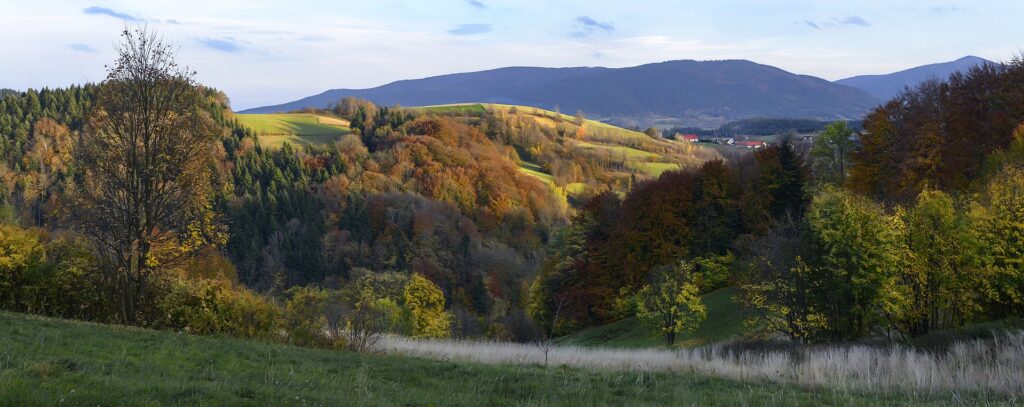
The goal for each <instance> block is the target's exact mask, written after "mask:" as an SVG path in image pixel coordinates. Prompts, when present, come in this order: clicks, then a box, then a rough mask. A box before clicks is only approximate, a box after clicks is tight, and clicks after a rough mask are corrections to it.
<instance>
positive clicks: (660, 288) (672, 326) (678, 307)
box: [636, 262, 707, 346]
mask: <svg viewBox="0 0 1024 407" xmlns="http://www.w3.org/2000/svg"><path fill="white" fill-rule="evenodd" d="M693 267H694V266H693V264H690V263H687V262H683V263H681V264H680V265H679V266H677V267H674V268H670V269H665V270H662V271H660V272H657V273H655V274H654V277H653V281H651V283H650V284H647V285H645V286H643V288H641V289H640V291H638V292H637V294H636V296H637V301H636V318H637V319H638V320H640V322H641V323H642V324H644V325H647V326H649V327H651V328H654V329H656V330H658V331H659V332H661V333H662V334H664V335H665V342H666V345H668V346H672V345H673V344H675V340H676V335H678V334H679V333H681V332H686V331H693V330H695V329H696V328H697V325H698V324H699V323H700V322H701V321H703V320H704V319H705V318H706V317H707V309H706V308H705V307H704V304H703V303H701V300H700V296H699V293H698V288H697V286H696V285H694V284H693V283H691V282H690V281H689V280H690V279H691V278H692V276H691V275H690V274H691V273H692V272H693Z"/></svg>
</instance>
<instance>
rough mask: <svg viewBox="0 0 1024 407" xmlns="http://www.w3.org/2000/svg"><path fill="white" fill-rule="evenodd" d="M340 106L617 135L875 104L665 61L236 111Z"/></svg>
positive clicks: (755, 75)
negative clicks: (565, 124)
mask: <svg viewBox="0 0 1024 407" xmlns="http://www.w3.org/2000/svg"><path fill="white" fill-rule="evenodd" d="M343 97H358V98H363V99H367V100H370V101H372V102H374V103H377V104H381V105H394V104H401V105H405V106H422V105H439V104H452V103H476V102H480V103H502V104H514V105H527V106H534V107H539V108H544V109H551V110H555V109H558V110H562V111H564V112H568V113H573V112H576V111H583V112H585V113H586V114H587V115H590V116H594V117H599V118H602V119H609V121H612V122H618V123H620V124H624V125H646V124H651V123H653V122H654V121H658V120H660V121H662V122H664V123H668V124H671V123H687V124H695V125H700V124H711V125H717V124H721V123H724V122H726V121H729V120H735V119H742V118H750V117H763V116H779V117H797V118H815V119H855V118H858V117H859V116H860V115H861V114H863V113H865V112H866V111H868V110H869V109H870V108H872V107H874V106H875V105H876V104H877V103H878V101H877V100H875V99H874V98H873V97H871V96H870V95H869V94H867V93H866V92H863V91H861V90H859V89H855V88H851V87H848V86H844V85H838V84H834V83H832V82H829V81H827V80H825V79H821V78H817V77H813V76H809V75H800V74H795V73H791V72H788V71H785V70H782V69H780V68H777V67H773V66H769V65H764V64H758V63H755V62H751V61H747V60H718V61H694V60H675V61H665V62H658V63H650V64H644V65H638V66H634V67H626V68H605V67H571V68H537V67H504V68H497V69H491V70H485V71H476V72H466V73H454V74H446V75H438V76H432V77H426V78H421V79H407V80H401V81H395V82H391V83H388V84H385V85H381V86H378V87H374V88H367V89H331V90H328V91H325V92H322V93H319V94H317V95H313V96H309V97H306V98H302V99H299V100H296V101H292V102H288V103H284V104H280V105H272V106H264V107H257V108H252V109H247V110H243V111H241V112H240V113H272V112H283V111H295V110H301V109H303V108H324V107H327V105H329V104H330V103H336V102H337V101H339V100H340V99H341V98H343Z"/></svg>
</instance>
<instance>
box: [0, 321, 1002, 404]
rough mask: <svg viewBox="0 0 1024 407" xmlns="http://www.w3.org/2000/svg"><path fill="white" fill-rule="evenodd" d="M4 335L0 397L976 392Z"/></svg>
mask: <svg viewBox="0 0 1024 407" xmlns="http://www.w3.org/2000/svg"><path fill="white" fill-rule="evenodd" d="M0 342H2V343H3V344H4V346H3V348H0V405H19V406H25V405H57V404H67V405H110V404H119V405H253V406H257V405H362V406H377V405H381V406H383V405H410V406H427V405H588V406H591V405H694V406H697V405H787V406H797V405H808V406H810V405H855V406H876V405H907V404H921V405H957V404H959V403H961V402H963V400H967V401H968V402H969V401H971V400H972V399H970V398H965V399H962V400H959V401H958V400H956V399H954V398H952V397H949V396H940V397H933V396H903V395H876V394H865V393H859V392H844V391H831V390H830V391H813V390H807V389H804V388H800V387H796V386H790V385H784V384H769V383H758V382H752V383H740V382H734V381H730V380H724V379H717V378H712V377H708V376H703V375H699V374H679V373H657V372H644V371H634V372H623V371H614V370H603V369H598V370H586V369H576V368H565V367H562V368H545V367H542V366H538V365H536V364H528V365H515V364H502V365H485V364H479V363H467V362H458V363H454V362H445V361H431V360H426V359H419V358H411V357H402V356H388V355H372V354H355V353H349V352H342V351H330V350H315V349H303V348H296V347H290V346H283V345H277V344H271V343H263V342H256V341H243V340H236V339H230V338H218V337H196V336H190V335H184V334H177V333H172V332H156V331H148V330H143V329H137V328H127V327H115V326H106V325H96V324H89V323H82V322H73V321H64V320H57V319H48V318H40V317H32V316H25V315H21V314H10V313H0ZM975 401H977V400H975ZM988 401H992V402H994V403H999V402H1000V399H998V398H993V399H992V400H988Z"/></svg>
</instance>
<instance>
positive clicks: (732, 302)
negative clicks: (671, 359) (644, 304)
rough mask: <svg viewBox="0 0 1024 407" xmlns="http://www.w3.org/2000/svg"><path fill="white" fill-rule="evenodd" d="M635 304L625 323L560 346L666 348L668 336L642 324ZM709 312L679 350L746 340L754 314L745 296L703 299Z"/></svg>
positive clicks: (722, 292)
mask: <svg viewBox="0 0 1024 407" xmlns="http://www.w3.org/2000/svg"><path fill="white" fill-rule="evenodd" d="M628 298H629V299H630V301H631V302H632V303H633V304H634V306H633V308H630V309H629V311H630V313H629V314H628V315H626V316H625V318H624V319H621V320H618V321H615V322H612V323H608V324H604V325H600V326H595V327H589V328H584V329H581V330H579V331H578V332H573V333H571V334H569V335H565V336H562V337H559V338H557V339H556V340H555V341H556V342H557V343H558V344H560V345H574V346H587V347H601V348H652V347H657V346H663V345H664V343H665V336H664V334H663V333H662V332H660V331H658V330H657V328H654V329H651V327H650V326H648V325H644V324H641V323H640V321H638V320H637V319H636V318H635V317H634V315H635V312H636V308H635V299H636V298H635V296H630V297H628ZM700 300H701V302H702V303H703V304H704V307H705V308H706V311H707V318H706V319H705V320H704V322H702V323H701V324H699V326H698V327H697V329H695V330H693V331H692V332H686V331H683V332H680V333H679V334H678V335H677V336H676V343H677V344H678V345H679V346H701V345H707V344H712V343H716V342H722V341H727V340H730V339H737V338H741V337H743V336H744V334H745V332H746V327H745V325H744V322H745V321H746V320H747V318H749V317H750V316H751V311H750V310H748V309H746V308H745V307H744V306H743V304H741V301H740V300H741V295H740V292H739V290H738V289H736V288H735V287H726V288H722V289H718V290H715V291H712V292H710V293H707V294H705V295H703V296H701V299H700Z"/></svg>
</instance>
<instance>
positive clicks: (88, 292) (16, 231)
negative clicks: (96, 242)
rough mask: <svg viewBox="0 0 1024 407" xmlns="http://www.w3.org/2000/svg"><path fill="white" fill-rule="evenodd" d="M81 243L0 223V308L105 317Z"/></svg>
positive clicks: (91, 265)
mask: <svg viewBox="0 0 1024 407" xmlns="http://www.w3.org/2000/svg"><path fill="white" fill-rule="evenodd" d="M94 268H95V264H94V262H93V258H92V255H91V254H90V252H89V251H88V249H87V247H86V245H85V244H84V242H81V241H79V240H76V239H74V238H72V237H59V238H57V239H51V238H50V236H49V235H47V234H46V233H44V232H42V231H40V230H38V229H23V228H20V227H17V226H6V225H0V309H6V310H13V311H19V312H29V313H36V314H43V315H53V316H61V317H67V318H82V319H90V320H99V321H109V320H111V319H112V317H113V315H110V314H109V312H105V309H104V301H105V298H104V296H103V293H102V292H101V291H100V288H99V284H98V281H96V280H95V279H93V278H92V270H93V269H94Z"/></svg>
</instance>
